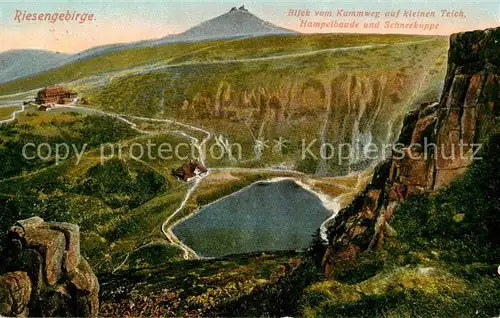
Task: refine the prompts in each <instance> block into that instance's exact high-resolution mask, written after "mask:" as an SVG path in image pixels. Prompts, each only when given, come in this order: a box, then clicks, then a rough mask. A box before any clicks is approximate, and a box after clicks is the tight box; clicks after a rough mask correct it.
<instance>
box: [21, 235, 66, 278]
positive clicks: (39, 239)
mask: <svg viewBox="0 0 500 318" xmlns="http://www.w3.org/2000/svg"><path fill="white" fill-rule="evenodd" d="M24 239H25V240H26V247H27V248H33V249H35V250H37V251H38V252H39V253H40V255H42V258H43V259H44V269H45V273H44V274H45V278H46V280H47V283H48V284H49V285H54V284H55V283H56V282H57V281H58V280H59V279H60V278H61V277H62V268H63V257H64V251H65V250H66V240H65V238H64V234H63V233H61V232H58V231H54V230H49V229H44V228H37V229H36V231H33V230H29V231H27V232H26V234H25V236H24Z"/></svg>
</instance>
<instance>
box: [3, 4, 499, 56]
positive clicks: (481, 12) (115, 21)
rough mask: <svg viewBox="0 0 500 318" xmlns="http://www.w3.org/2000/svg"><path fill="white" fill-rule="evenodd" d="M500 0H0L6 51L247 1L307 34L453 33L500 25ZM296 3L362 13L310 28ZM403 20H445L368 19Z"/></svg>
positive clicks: (80, 43) (159, 23)
mask: <svg viewBox="0 0 500 318" xmlns="http://www.w3.org/2000/svg"><path fill="white" fill-rule="evenodd" d="M499 3H500V2H499V1H496V0H495V1H493V0H487V1H477V0H476V1H474V0H468V1H464V0H458V1H457V0H438V1H430V0H428V1H422V0H417V1H408V0H404V1H381V0H355V1H353V0H348V1H345V0H340V1H333V0H330V1H325V0H323V1H314V2H308V1H276V0H251V1H246V0H240V1H232V0H231V1H203V2H201V1H185V0H183V1H180V0H175V1H174V0H165V1H144V0H142V1H130V0H129V1H125V0H114V1H113V0H102V1H72V0H59V1H44V0H38V1H5V0H0V51H7V50H12V49H26V48H31V49H44V50H51V51H59V52H67V53H75V52H79V51H82V50H84V49H87V48H91V47H94V46H98V45H103V44H110V43H123V42H132V41H138V40H144V39H154V38H160V37H163V36H166V35H168V34H173V33H180V32H183V31H185V30H187V29H188V28H190V27H192V26H194V25H196V24H198V23H200V22H202V21H205V20H208V19H211V18H214V17H216V16H218V15H221V14H223V13H225V12H227V11H229V9H230V8H231V7H233V6H237V7H239V6H240V5H242V4H244V5H245V7H247V8H248V9H249V11H250V12H252V13H253V14H255V15H257V16H258V17H260V18H261V19H263V20H266V21H269V22H271V23H274V24H276V25H278V26H281V27H285V28H289V29H293V30H296V31H299V32H303V33H318V32H325V33H339V32H351V33H412V34H439V35H448V34H450V33H453V32H459V31H465V30H472V29H484V28H487V27H495V26H500V4H499ZM290 9H303V10H306V9H309V10H310V11H311V14H312V16H309V17H302V19H307V21H312V22H325V23H326V22H329V21H338V22H350V21H353V20H356V21H357V22H359V23H360V25H361V27H360V28H358V29H342V28H323V29H319V28H316V27H307V28H303V27H301V26H300V22H301V20H300V18H299V17H294V16H289V10H290ZM338 9H343V10H346V11H354V10H363V11H380V12H381V14H382V16H381V17H380V18H379V19H370V18H359V17H357V18H356V17H355V18H353V17H339V16H337V10H338ZM443 9H446V10H449V11H451V10H455V11H457V12H459V11H460V10H462V11H463V12H464V14H465V17H457V18H442V17H441V16H440V15H441V10H443ZM16 10H19V12H23V13H24V11H26V14H29V13H31V14H39V13H49V14H53V13H60V12H64V13H65V12H66V11H67V10H69V11H70V12H71V13H72V12H76V13H87V14H93V15H94V17H95V18H94V21H87V22H85V23H82V24H80V23H79V22H78V21H56V22H55V23H50V22H49V21H38V20H37V21H26V20H24V21H21V22H18V21H17V20H15V17H16ZM315 10H324V11H332V12H333V15H332V16H331V17H315V16H314V11H315ZM398 10H400V16H399V17H398V18H389V17H388V18H386V17H384V13H385V12H393V11H394V12H397V11H398ZM405 10H413V11H418V10H421V11H434V12H436V15H437V16H436V17H434V18H404V17H402V14H403V12H404V11H405ZM379 20H380V22H381V23H382V25H383V23H385V22H386V21H391V22H394V21H397V22H400V23H411V22H421V23H428V24H439V27H438V28H437V29H434V30H431V31H428V30H426V31H423V30H420V29H416V30H415V29H404V30H401V29H396V30H394V29H386V28H379V29H375V30H374V29H365V28H364V27H363V23H364V22H377V21H379Z"/></svg>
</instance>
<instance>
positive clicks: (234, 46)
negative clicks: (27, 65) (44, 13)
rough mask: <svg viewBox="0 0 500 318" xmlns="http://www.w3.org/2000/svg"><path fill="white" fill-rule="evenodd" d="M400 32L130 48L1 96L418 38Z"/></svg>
mask: <svg viewBox="0 0 500 318" xmlns="http://www.w3.org/2000/svg"><path fill="white" fill-rule="evenodd" d="M422 38H424V37H420V36H401V35H389V36H380V35H294V36H268V37H258V38H251V39H238V40H218V41H204V42H194V43H179V44H169V45H163V46H156V47H151V48H138V49H128V50H124V51H119V52H111V53H108V54H105V55H103V56H99V57H96V58H91V59H88V60H84V61H78V62H75V63H72V64H70V65H66V66H62V67H60V68H58V69H55V70H51V71H49V72H46V73H43V74H40V75H35V76H31V77H27V78H24V79H20V80H15V81H12V82H10V83H6V84H3V85H0V95H5V94H8V93H14V92H18V91H25V90H30V89H34V88H38V87H43V86H48V85H53V84H57V83H61V82H68V81H71V80H75V79H80V78H83V77H86V76H91V75H95V74H99V73H104V72H109V71H115V70H120V69H127V68H131V67H135V66H140V65H145V64H154V63H157V62H162V63H167V64H176V63H191V62H200V61H205V62H206V61H213V60H221V59H229V60H232V59H239V58H243V57H244V58H252V57H262V56H268V55H275V54H280V53H283V52H285V53H287V54H290V53H300V52H307V51H311V50H319V49H325V48H332V47H344V46H356V45H365V44H370V43H373V44H376V43H396V42H401V41H408V40H419V39H422Z"/></svg>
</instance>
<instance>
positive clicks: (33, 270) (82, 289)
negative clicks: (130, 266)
mask: <svg viewBox="0 0 500 318" xmlns="http://www.w3.org/2000/svg"><path fill="white" fill-rule="evenodd" d="M8 238H9V240H8V246H7V247H6V248H5V250H4V256H5V259H6V261H5V264H3V267H4V268H5V272H6V273H5V274H4V275H2V276H0V315H4V316H28V315H29V316H35V317H41V316H52V317H54V316H63V317H64V316H86V317H88V316H97V315H98V310H99V299H98V293H99V283H98V282H97V277H96V276H95V275H94V273H93V271H92V269H91V268H90V266H89V264H88V263H87V261H86V260H85V259H84V258H83V257H82V256H81V255H80V230H79V227H78V226H77V225H74V224H70V223H59V222H44V220H42V219H41V218H39V217H32V218H29V219H25V220H21V221H18V222H17V223H16V224H15V225H14V226H13V227H12V228H11V229H10V230H9V233H8Z"/></svg>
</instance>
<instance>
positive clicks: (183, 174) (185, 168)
mask: <svg viewBox="0 0 500 318" xmlns="http://www.w3.org/2000/svg"><path fill="white" fill-rule="evenodd" d="M205 173H207V168H205V167H204V166H203V165H202V164H200V163H198V162H189V163H185V164H183V165H182V166H181V167H179V168H177V169H174V170H172V174H173V175H174V176H176V177H177V178H179V179H182V180H184V181H189V180H190V179H192V178H194V177H197V176H202V175H204V174H205Z"/></svg>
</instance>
